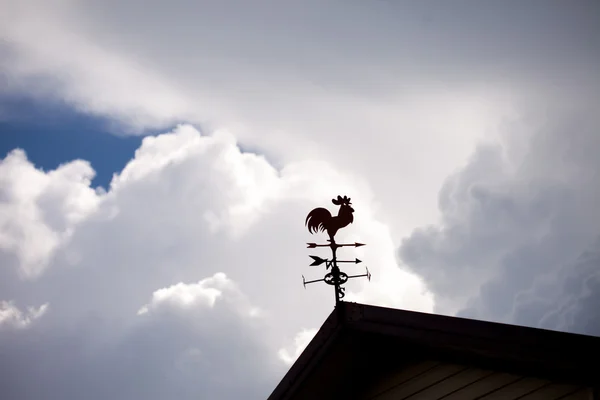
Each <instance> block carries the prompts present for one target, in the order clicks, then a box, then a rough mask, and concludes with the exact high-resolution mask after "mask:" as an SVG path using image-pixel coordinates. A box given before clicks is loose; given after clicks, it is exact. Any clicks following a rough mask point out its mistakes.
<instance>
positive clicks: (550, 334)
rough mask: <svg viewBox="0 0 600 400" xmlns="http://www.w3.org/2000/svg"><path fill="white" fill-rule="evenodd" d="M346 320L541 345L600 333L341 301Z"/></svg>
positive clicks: (590, 338) (587, 339)
mask: <svg viewBox="0 0 600 400" xmlns="http://www.w3.org/2000/svg"><path fill="white" fill-rule="evenodd" d="M343 304H344V306H345V308H346V315H347V317H346V319H347V321H348V322H356V321H363V322H373V323H376V324H380V325H402V326H406V327H411V328H415V329H419V330H436V331H443V332H445V333H448V334H454V335H465V336H476V337H479V338H481V339H486V340H499V341H503V342H519V343H521V344H527V345H535V346H540V345H543V344H545V343H552V344H556V343H561V345H562V346H565V345H569V344H572V343H577V344H582V343H586V344H590V345H591V344H593V345H598V344H599V343H600V337H597V336H589V335H582V334H578V333H569V332H560V331H553V330H548V329H540V328H532V327H526V326H519V325H510V324H503V323H499V322H489V321H482V320H475V319H469V318H461V317H451V316H445V315H438V314H429V313H423V312H416V311H407V310H398V309H393V308H386V307H379V306H372V305H366V304H360V303H343Z"/></svg>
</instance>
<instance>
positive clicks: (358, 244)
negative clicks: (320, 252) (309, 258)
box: [306, 242, 365, 249]
mask: <svg viewBox="0 0 600 400" xmlns="http://www.w3.org/2000/svg"><path fill="white" fill-rule="evenodd" d="M306 244H307V246H306V247H307V248H309V249H314V248H315V247H331V246H336V247H347V246H352V247H360V246H365V244H364V243H357V242H355V243H343V244H337V243H329V244H316V243H306Z"/></svg>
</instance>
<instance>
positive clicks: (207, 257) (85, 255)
mask: <svg viewBox="0 0 600 400" xmlns="http://www.w3.org/2000/svg"><path fill="white" fill-rule="evenodd" d="M15 171H26V172H27V174H29V175H27V176H28V177H31V178H30V179H29V180H28V181H26V180H20V179H17V178H18V177H19V175H18V174H16V173H15ZM0 176H4V177H6V179H8V180H7V181H10V182H12V183H11V184H10V185H3V186H2V187H3V189H4V190H5V195H3V197H2V207H3V209H5V210H13V209H15V207H18V206H19V205H26V206H27V207H28V208H27V212H28V214H25V215H27V216H29V215H31V217H28V218H22V219H19V218H15V219H13V220H10V221H12V222H11V223H12V224H13V225H14V226H15V227H17V228H19V229H14V230H6V229H3V230H2V231H3V234H4V235H6V236H7V237H10V240H11V241H12V242H11V243H17V244H19V245H18V246H5V247H2V249H1V252H0V257H2V259H6V260H12V262H11V263H2V269H1V271H0V272H1V273H2V275H3V276H5V277H6V279H2V280H1V281H0V293H1V294H2V297H3V300H5V301H7V302H8V303H3V304H4V305H5V306H3V314H2V315H3V316H4V315H7V317H6V318H4V317H3V320H4V319H6V320H10V321H21V322H20V323H21V324H23V321H33V320H34V319H35V317H36V316H38V315H39V314H40V313H39V312H35V310H33V309H31V310H30V312H29V314H27V313H25V312H20V313H19V312H18V311H17V309H16V308H15V306H14V305H16V304H48V306H44V307H48V308H47V311H46V313H45V314H44V316H43V318H37V319H36V320H35V323H31V324H30V326H28V328H27V329H26V330H25V331H24V332H25V333H24V334H19V335H17V334H16V333H15V332H16V331H15V329H14V327H13V328H10V329H4V330H3V332H1V333H0V347H1V348H2V349H1V350H2V351H3V354H6V355H7V357H8V360H9V362H8V364H7V365H10V366H11V367H10V368H9V371H8V372H7V373H6V374H2V376H3V378H2V379H3V382H2V386H3V387H8V388H9V394H10V396H9V397H14V398H23V399H27V398H36V396H37V397H39V395H41V393H45V394H46V395H48V394H49V393H50V394H52V395H53V396H55V397H65V396H66V397H69V396H71V397H73V396H75V397H86V398H106V397H111V398H116V399H118V398H128V397H131V396H136V397H140V396H141V397H145V398H150V399H153V398H165V397H170V396H172V394H173V393H176V394H177V395H178V396H179V397H181V398H192V397H194V398H197V397H198V396H200V397H202V396H203V395H205V396H208V397H216V398H242V397H243V398H261V397H263V398H264V397H265V396H266V395H267V394H268V392H269V390H272V389H273V388H274V386H275V385H276V383H277V380H278V378H279V377H281V376H282V375H283V373H284V372H285V370H286V368H287V365H288V364H286V363H289V362H290V361H292V360H293V359H295V357H297V355H298V354H299V352H300V351H301V348H302V347H303V346H305V345H306V342H307V341H308V340H309V335H307V334H306V332H305V330H308V332H313V334H314V331H315V329H316V328H318V327H319V326H320V325H321V323H322V322H323V320H324V319H325V318H326V316H327V315H328V314H329V312H330V311H331V309H332V306H333V293H332V292H331V290H330V288H329V287H326V286H325V285H322V286H314V287H309V288H307V289H306V290H304V289H303V287H302V280H301V274H303V273H304V274H305V275H310V274H313V275H315V276H322V273H323V271H322V270H320V269H313V270H310V269H308V267H307V264H308V263H309V262H308V261H309V258H308V254H307V251H306V248H305V247H306V246H305V244H304V243H305V242H307V241H315V240H319V239H318V238H315V237H314V236H311V235H310V234H309V233H308V232H307V231H306V230H305V227H304V226H303V222H304V218H305V216H306V214H307V212H308V211H310V209H311V208H312V207H315V206H318V205H327V204H326V203H328V202H329V201H330V199H331V198H332V197H334V196H335V195H337V194H338V193H340V194H341V193H343V194H348V195H350V196H351V197H352V199H353V202H354V204H355V205H356V208H357V213H356V220H355V224H354V225H351V226H350V227H349V228H347V229H346V232H344V233H342V232H340V235H339V236H340V239H341V240H359V241H361V242H365V243H367V244H368V245H367V246H365V247H363V248H360V249H357V250H360V252H356V255H358V256H359V257H360V258H361V259H363V260H364V261H365V264H367V265H368V266H369V269H370V270H371V272H372V273H373V276H374V277H378V279H380V281H378V280H375V279H374V280H373V281H372V282H371V283H369V282H366V280H365V281H362V280H360V281H358V280H357V281H356V282H352V284H351V285H349V286H348V287H349V289H348V295H347V299H348V300H356V299H361V300H363V301H367V302H371V303H374V304H382V305H391V306H397V307H405V308H410V309H415V310H421V311H431V310H432V308H433V300H432V296H431V294H430V293H429V292H427V290H426V289H425V287H424V285H423V283H422V282H421V280H420V279H419V278H418V277H416V276H414V275H412V274H410V273H408V272H402V271H400V272H398V268H397V264H396V262H395V255H394V247H393V246H392V243H393V241H392V239H391V237H390V231H389V229H388V228H387V227H386V225H385V224H383V223H382V222H381V221H378V220H377V218H376V213H375V208H376V207H375V205H374V204H375V203H374V200H373V198H372V197H371V194H370V193H371V191H370V190H369V187H368V186H367V185H365V183H364V182H363V181H361V180H360V179H357V178H355V177H353V176H351V175H349V174H345V173H340V172H338V171H336V170H335V169H333V168H332V167H331V165H329V164H327V163H324V162H316V161H312V162H308V161H307V162H302V163H290V164H288V165H286V166H284V167H283V168H281V169H276V168H274V167H273V166H272V165H270V164H269V162H268V161H267V160H266V159H265V158H264V157H262V156H258V155H256V154H253V153H246V152H242V151H241V150H240V149H239V147H238V145H237V143H236V141H235V140H234V138H233V137H232V135H230V134H228V133H227V132H224V131H219V132H216V133H215V134H214V135H213V136H203V135H201V134H200V133H199V132H198V131H197V130H196V129H194V128H193V127H191V126H189V125H182V126H179V127H178V128H176V129H175V130H174V131H173V132H171V133H168V134H163V135H159V136H156V137H147V138H145V139H144V140H143V143H142V145H141V146H140V148H139V149H138V150H137V151H136V154H135V157H134V158H133V159H132V160H131V161H130V162H129V163H128V164H127V165H126V166H125V168H123V170H122V171H121V172H120V173H119V174H117V175H115V177H114V179H113V180H112V182H111V185H110V187H109V188H107V190H106V191H104V190H94V189H92V188H90V186H89V185H90V179H91V176H93V170H91V167H90V166H89V165H88V164H86V163H84V162H82V161H73V162H71V163H66V164H64V165H62V166H61V167H59V168H58V169H56V170H54V171H47V172H44V171H41V170H39V169H36V168H35V167H34V166H33V165H32V164H31V163H30V162H29V161H28V160H27V159H26V157H25V155H24V153H23V152H22V151H15V152H13V153H11V154H9V155H8V156H7V157H6V158H5V159H4V160H2V163H0ZM11 179H12V180H11ZM19 182H20V183H21V185H19V184H18V183H19ZM26 182H28V183H27V184H26ZM23 185H25V189H27V190H25V189H24V188H23ZM47 193H52V196H50V195H49V194H47ZM355 194H356V195H355ZM41 198H51V199H53V201H41V200H40V199H41ZM324 202H325V204H323V203H324ZM331 208H332V209H333V205H332V206H331ZM12 214H13V213H12V212H8V211H7V212H6V213H4V214H3V215H4V216H5V217H10V216H11V215H12ZM44 216H51V217H52V218H49V217H44ZM19 222H22V224H23V225H24V226H25V227H28V228H27V229H30V230H31V231H34V232H37V231H42V232H55V234H54V236H53V237H55V242H53V246H52V247H51V248H49V249H47V250H46V252H44V253H42V252H40V253H39V254H40V255H39V258H37V259H33V260H32V259H26V258H23V257H22V256H21V253H19V251H21V249H26V248H27V247H26V243H22V242H23V241H24V240H25V239H24V236H25V235H24V234H21V232H22V231H23V229H24V228H23V227H21V226H20V225H19ZM358 225H360V227H358ZM10 235H12V236H10ZM38 240H42V239H41V238H36V239H35V240H34V241H33V243H34V244H35V243H37V241H38ZM348 254H349V255H350V254H351V255H352V256H354V255H355V253H354V252H352V253H348ZM302 260H305V261H302ZM349 268H357V269H358V270H357V272H360V271H361V270H362V269H361V268H360V267H358V266H357V267H349ZM29 270H35V271H37V272H38V273H37V274H35V275H28V274H25V273H24V272H26V271H29ZM349 272H352V271H349ZM393 279H395V280H397V285H396V288H403V289H402V290H396V291H395V292H394V291H391V290H389V289H388V290H383V288H384V287H385V285H390V287H391V286H393V283H390V282H389V281H390V280H393ZM378 287H381V288H382V290H378V289H377V288H378ZM40 310H41V309H40ZM44 310H46V308H44ZM12 325H15V324H14V323H12ZM6 326H9V325H8V324H6ZM303 332H304V333H303ZM286 352H287V353H286ZM48 365H52V371H51V372H48V371H47V368H48ZM256 365H260V366H261V368H256ZM99 376H102V379H98V378H97V377H99ZM15 377H18V379H17V378H15ZM24 377H28V378H27V379H25V378H24ZM4 379H6V380H4ZM32 381H35V382H38V384H36V386H35V387H34V388H32V387H31V385H30V382H32ZM232 381H236V385H231V382H232ZM69 393H71V394H69ZM73 393H74V394H73ZM68 394H69V395H68ZM84 394H85V396H84ZM88 394H89V395H88Z"/></svg>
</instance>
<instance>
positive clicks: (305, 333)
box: [279, 329, 317, 365]
mask: <svg viewBox="0 0 600 400" xmlns="http://www.w3.org/2000/svg"><path fill="white" fill-rule="evenodd" d="M316 334H317V329H302V330H301V331H300V332H298V334H297V335H296V337H295V338H294V345H293V346H292V350H290V349H287V348H283V349H279V358H281V359H282V360H283V361H284V362H285V363H286V364H287V365H292V364H293V363H294V361H296V359H297V358H298V357H299V356H300V354H302V352H303V351H304V349H305V348H306V346H308V344H309V343H310V341H311V340H312V338H313V337H315V335H316Z"/></svg>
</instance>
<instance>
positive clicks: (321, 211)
mask: <svg viewBox="0 0 600 400" xmlns="http://www.w3.org/2000/svg"><path fill="white" fill-rule="evenodd" d="M331 201H332V202H333V204H335V205H336V206H340V209H339V211H338V215H337V216H335V217H334V216H332V215H331V213H330V212H329V210H327V209H326V208H323V207H318V208H315V209H314V210H312V211H311V212H310V213H308V216H307V217H306V222H305V225H306V226H307V227H308V231H309V232H310V233H311V234H313V233H317V232H319V231H321V232H327V234H328V235H329V240H328V242H329V243H328V244H316V243H307V245H308V248H309V249H314V248H317V247H329V248H330V249H331V253H332V258H331V259H327V258H321V257H317V256H310V258H312V259H313V262H312V264H310V265H311V266H317V265H321V264H325V270H326V271H327V270H329V269H331V271H330V272H328V273H327V274H325V277H324V278H322V279H315V280H312V281H307V280H306V279H304V275H302V283H303V284H304V287H305V288H306V285H307V284H308V283H315V282H321V281H323V282H325V283H327V284H328V285H333V286H334V288H335V303H336V304H338V303H339V302H340V301H341V300H342V298H344V291H345V288H343V287H342V285H343V284H344V283H346V282H347V281H348V279H350V278H359V277H363V276H366V277H367V279H369V281H370V280H371V273H370V272H369V269H368V268H366V270H367V272H366V273H365V274H362V275H348V274H346V273H345V272H342V271H341V270H340V268H339V266H338V263H354V264H358V263H360V262H362V261H360V260H359V259H358V258H355V259H354V260H353V261H350V260H338V259H337V255H336V252H337V249H338V248H340V247H351V246H353V247H360V246H364V244H363V243H351V244H350V243H343V244H338V243H336V242H335V234H336V233H337V231H338V230H340V229H341V228H344V227H346V226H348V225H350V224H351V223H352V222H353V221H354V216H353V215H352V213H353V212H354V209H353V208H352V203H350V198H349V197H347V196H344V197H342V196H338V197H337V199H333V200H331Z"/></svg>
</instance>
